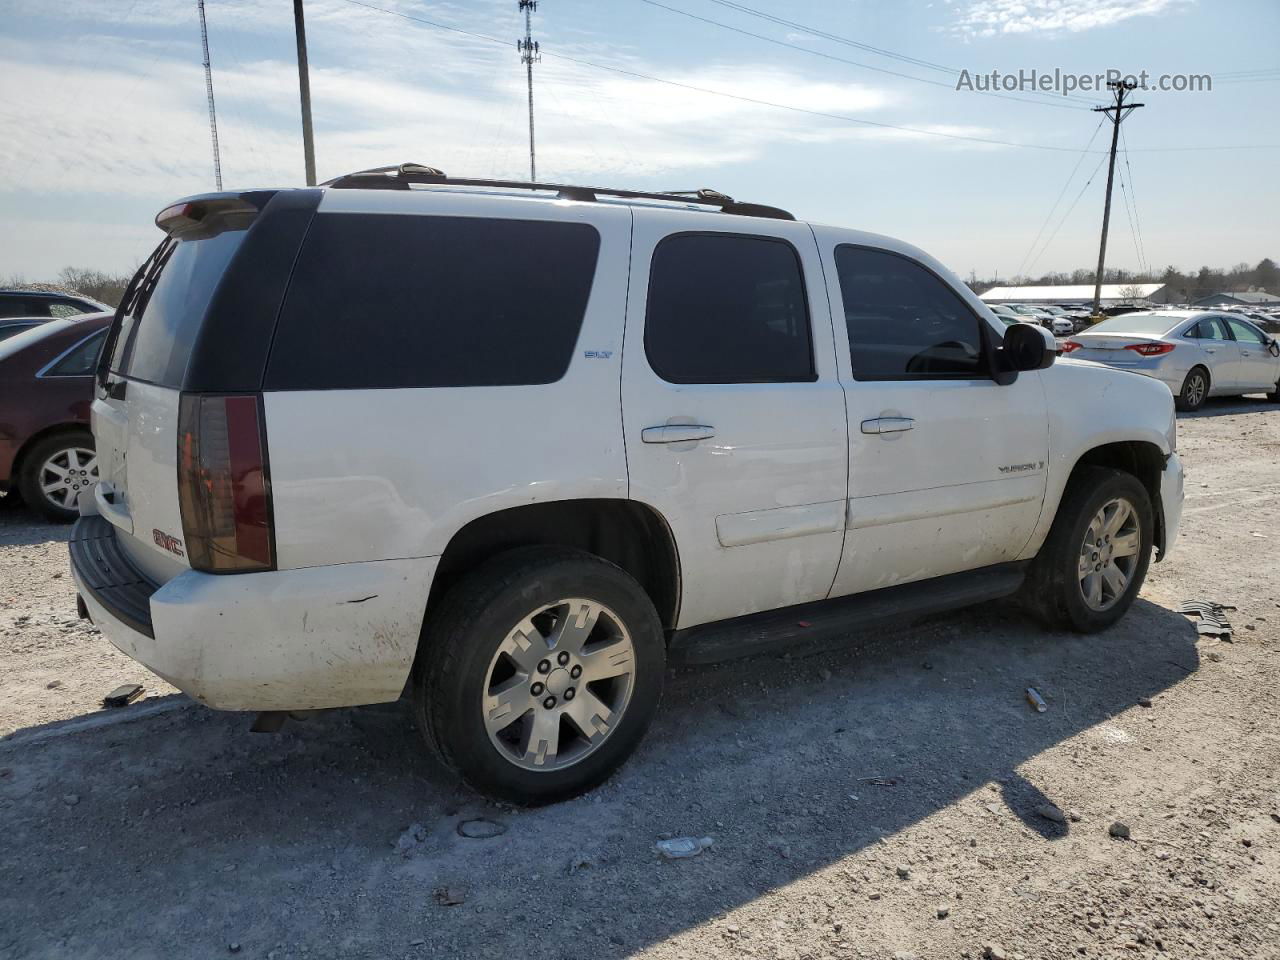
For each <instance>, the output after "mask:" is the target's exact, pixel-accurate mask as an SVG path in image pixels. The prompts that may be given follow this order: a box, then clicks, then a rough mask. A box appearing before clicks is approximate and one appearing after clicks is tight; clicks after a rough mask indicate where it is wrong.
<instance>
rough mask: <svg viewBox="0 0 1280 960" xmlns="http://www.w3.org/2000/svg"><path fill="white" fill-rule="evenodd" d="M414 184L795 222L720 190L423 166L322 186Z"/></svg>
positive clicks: (379, 170) (346, 177) (361, 174)
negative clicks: (449, 172) (456, 173)
mask: <svg viewBox="0 0 1280 960" xmlns="http://www.w3.org/2000/svg"><path fill="white" fill-rule="evenodd" d="M413 184H424V185H430V184H439V185H442V186H454V187H488V188H491V189H496V190H548V191H550V190H554V191H555V192H556V194H557V196H558V197H559V198H560V199H562V200H584V201H593V200H596V199H597V198H598V197H600V196H606V197H617V198H618V199H621V200H667V201H670V202H672V203H696V204H704V205H706V206H711V207H719V208H720V211H721V212H722V213H732V214H736V215H737V216H742V217H768V218H770V219H773V220H794V219H795V217H794V216H793V215H792V214H790V213H788V212H787V211H786V210H782V209H779V208H778V207H770V206H766V205H764V204H762V203H740V202H739V201H737V200H734V199H733V197H730V196H728V195H727V194H723V193H720V192H719V191H718V190H709V189H706V188H703V189H701V190H688V191H669V192H666V193H648V192H646V191H643V190H619V189H616V188H613V187H581V186H573V185H570V184H564V183H534V182H531V181H528V180H474V179H471V178H466V177H450V176H446V175H445V173H444V171H443V170H438V169H436V168H435V167H428V166H425V165H424V164H421V163H401V164H398V165H396V166H390V167H373V168H372V169H369V170H357V171H355V172H354V173H346V174H343V175H342V176H340V177H334V178H333V179H332V180H326V181H325V182H324V183H322V184H320V186H322V187H330V188H332V189H334V190H408V189H409V188H410V187H411V186H412V185H413Z"/></svg>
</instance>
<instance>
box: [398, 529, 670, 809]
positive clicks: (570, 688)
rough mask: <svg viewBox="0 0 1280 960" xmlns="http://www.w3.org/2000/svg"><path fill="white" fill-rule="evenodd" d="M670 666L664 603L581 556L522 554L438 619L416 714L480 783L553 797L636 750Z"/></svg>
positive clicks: (430, 625) (474, 577) (466, 589)
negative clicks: (656, 603)
mask: <svg viewBox="0 0 1280 960" xmlns="http://www.w3.org/2000/svg"><path fill="white" fill-rule="evenodd" d="M665 661H666V644H665V641H664V639H663V634H662V626H661V624H660V622H659V620H658V614H657V611H656V610H655V609H654V607H653V603H652V602H651V601H650V600H649V598H648V596H646V594H645V593H644V591H643V590H642V589H641V588H640V585H639V584H638V583H636V581H635V580H634V579H633V578H632V577H630V576H629V575H628V574H627V573H626V572H625V571H623V570H621V569H620V568H618V567H616V566H614V565H613V564H611V563H609V562H607V561H605V560H601V559H600V558H598V557H595V556H593V555H591V554H588V553H584V552H582V551H578V550H570V549H566V548H541V547H530V548H524V549H520V550H514V551H511V552H510V553H507V554H504V555H502V556H500V557H497V558H495V559H494V560H492V561H490V562H489V563H487V564H485V565H484V566H482V567H481V568H479V569H478V570H476V571H475V572H473V573H472V574H470V575H468V576H467V577H466V578H464V579H463V580H462V581H461V582H459V583H458V584H457V585H456V586H454V587H453V588H452V589H450V590H449V592H448V593H447V594H446V595H445V596H444V597H443V598H442V600H441V601H440V603H439V604H438V606H437V609H435V610H434V611H432V613H431V614H430V616H429V617H428V620H427V623H426V626H425V628H424V634H423V640H422V647H421V649H420V651H419V654H418V660H417V663H416V664H415V667H414V678H413V693H414V712H415V714H416V715H417V718H418V721H419V724H420V726H421V728H422V730H423V733H424V735H425V737H426V739H427V742H428V744H429V745H431V746H432V747H433V748H435V750H436V751H437V752H438V753H439V755H440V757H441V758H442V759H443V760H444V761H445V763H446V764H448V765H449V766H450V767H452V768H453V769H454V770H456V771H457V772H458V773H459V774H461V776H462V777H463V778H464V779H465V780H467V781H468V782H469V783H470V784H471V785H472V786H473V787H475V788H476V789H477V790H479V791H481V792H482V793H485V794H488V795H490V796H493V797H496V798H499V799H503V800H509V801H512V802H515V803H522V804H539V803H549V802H553V801H556V800H561V799H564V798H566V797H571V796H574V795H575V794H578V793H581V792H583V791H585V790H589V789H590V788H592V787H594V786H596V785H597V784H599V783H601V782H602V781H603V780H605V779H606V778H607V777H608V776H609V775H610V774H611V773H612V772H613V771H614V770H616V769H617V768H618V767H619V766H621V764H622V763H623V762H624V761H625V760H626V759H627V757H628V756H630V754H631V752H632V751H633V750H634V749H635V747H636V745H637V744H638V743H639V742H640V739H641V738H642V737H643V736H644V733H645V730H646V729H647V728H648V726H649V722H650V721H651V720H652V719H653V715H654V713H655V712H656V711H657V707H658V701H659V699H660V697H661V694H662V681H663V672H664V670H665Z"/></svg>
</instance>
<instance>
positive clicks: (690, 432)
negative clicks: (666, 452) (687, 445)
mask: <svg viewBox="0 0 1280 960" xmlns="http://www.w3.org/2000/svg"><path fill="white" fill-rule="evenodd" d="M715 435H716V428H715V427H709V426H707V425H706V424H705V423H667V424H663V425H662V426H661V427H645V428H644V429H643V430H641V431H640V439H641V440H643V441H644V442H645V443H680V442H682V441H685V440H710V439H711V438H712V437H714V436H715Z"/></svg>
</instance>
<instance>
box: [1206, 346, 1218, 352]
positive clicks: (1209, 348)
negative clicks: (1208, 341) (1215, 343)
mask: <svg viewBox="0 0 1280 960" xmlns="http://www.w3.org/2000/svg"><path fill="white" fill-rule="evenodd" d="M1204 352H1205V353H1217V352H1218V348H1217V347H1205V348H1204Z"/></svg>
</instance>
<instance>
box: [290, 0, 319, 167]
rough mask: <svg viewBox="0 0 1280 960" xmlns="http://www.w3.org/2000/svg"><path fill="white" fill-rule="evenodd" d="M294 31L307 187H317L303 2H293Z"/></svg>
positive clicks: (300, 0) (295, 0)
mask: <svg viewBox="0 0 1280 960" xmlns="http://www.w3.org/2000/svg"><path fill="white" fill-rule="evenodd" d="M293 31H294V33H295V34H297V38H298V93H299V95H300V96H301V98H302V159H303V162H304V163H305V164H306V169H307V186H308V187H314V186H315V185H316V143H315V138H314V137H313V136H312V133H311V76H310V71H309V70H308V68H307V25H306V22H305V21H304V20H303V18H302V0H293Z"/></svg>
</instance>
